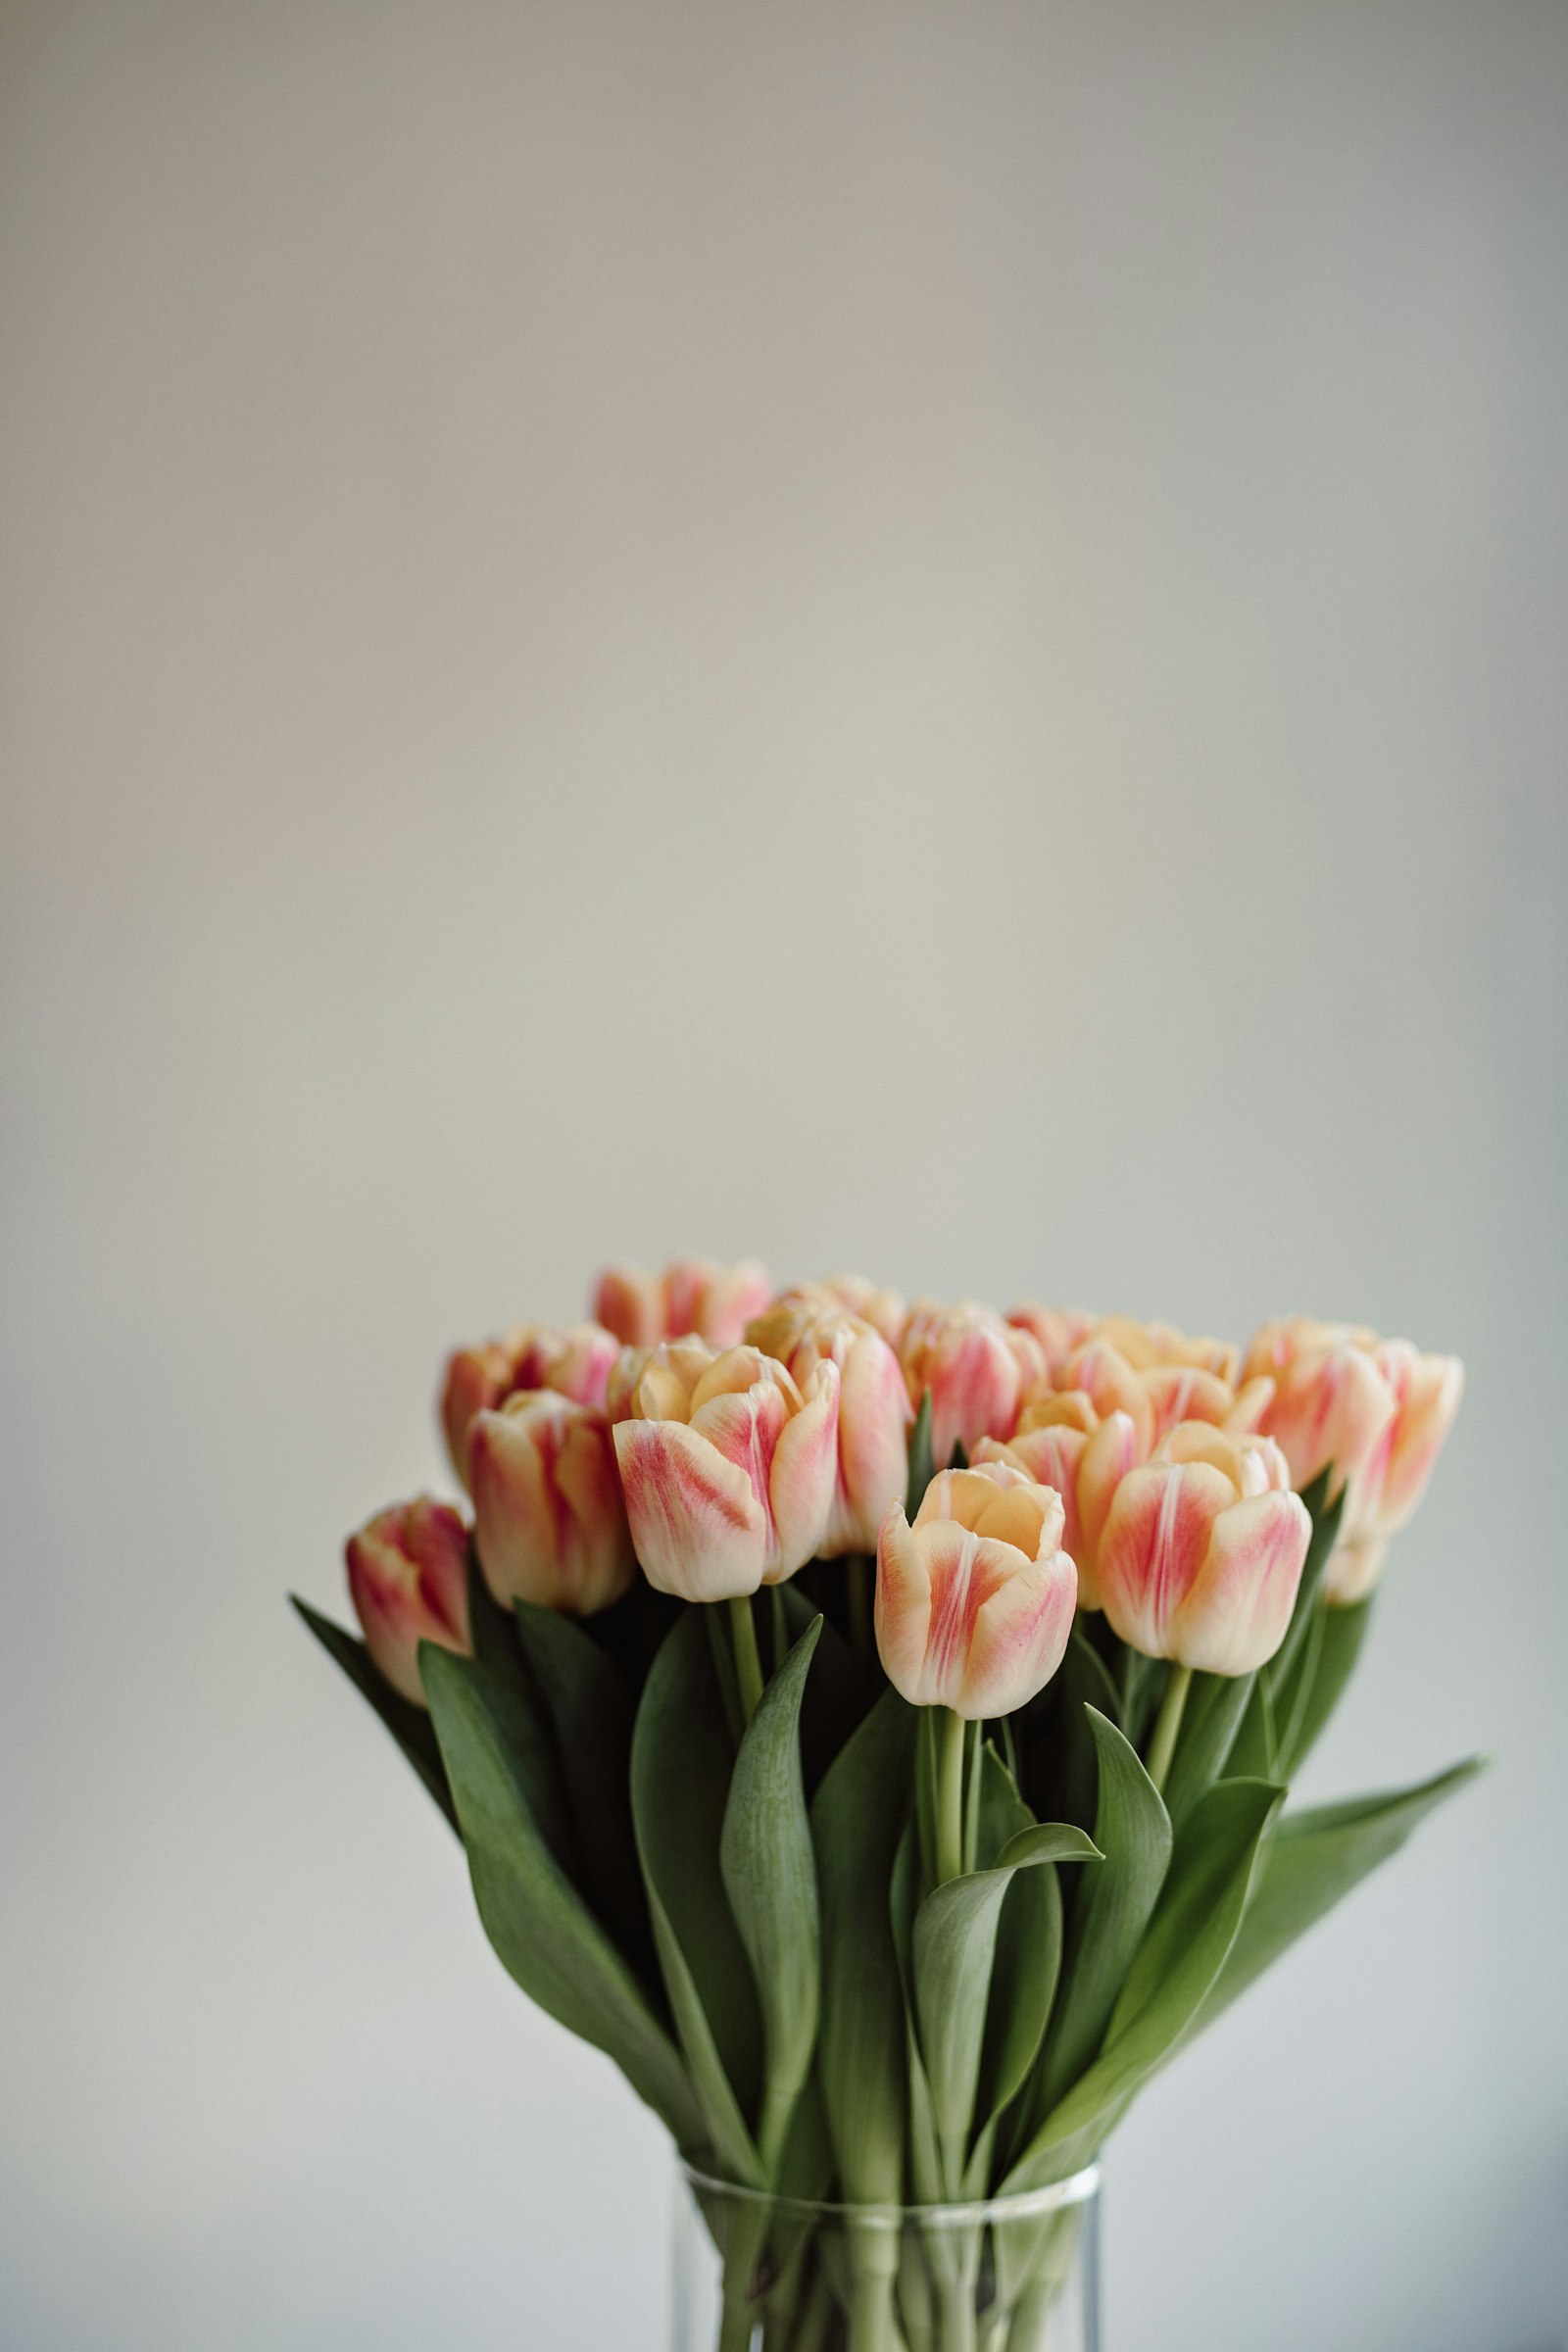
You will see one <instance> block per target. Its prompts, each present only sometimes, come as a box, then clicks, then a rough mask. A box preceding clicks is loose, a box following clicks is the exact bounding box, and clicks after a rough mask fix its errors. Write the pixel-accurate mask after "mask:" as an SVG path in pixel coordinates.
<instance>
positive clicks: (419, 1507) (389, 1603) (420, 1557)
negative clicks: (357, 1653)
mask: <svg viewBox="0 0 1568 2352" xmlns="http://www.w3.org/2000/svg"><path fill="white" fill-rule="evenodd" d="M344 1556H345V1558H346V1559H347V1561H348V1571H349V1593H350V1595H351V1596H352V1598H353V1601H354V1608H355V1613H356V1614H357V1616H358V1617H359V1620H360V1624H361V1627H362V1628H363V1630H364V1633H365V1645H366V1647H367V1649H368V1651H369V1653H370V1656H371V1658H372V1659H373V1660H374V1662H375V1664H376V1665H377V1666H378V1667H379V1669H380V1671H381V1673H382V1674H383V1675H384V1676H385V1677H386V1679H387V1681H388V1682H389V1683H390V1684H391V1686H392V1688H393V1690H394V1691H399V1692H400V1693H401V1694H402V1696H403V1697H404V1698H407V1699H412V1701H413V1702H414V1704H415V1705H416V1706H417V1707H422V1706H423V1705H424V1703H425V1699H424V1692H423V1691H422V1689H421V1688H420V1685H419V1658H418V1652H419V1643H420V1642H440V1644H441V1646H442V1648H443V1649H456V1650H466V1649H468V1648H469V1647H470V1636H469V1633H468V1586H467V1574H468V1531H467V1529H466V1527H465V1526H464V1524H463V1521H462V1520H461V1519H460V1518H459V1517H458V1514H457V1512H456V1511H454V1510H451V1509H449V1508H448V1506H447V1505H446V1504H445V1503H444V1502H432V1501H431V1500H430V1499H429V1497H428V1496H427V1495H421V1496H420V1497H419V1498H418V1500H417V1501H416V1502H400V1503H395V1504H394V1505H393V1507H392V1508H391V1509H390V1510H387V1511H380V1512H378V1513H377V1514H376V1516H375V1517H374V1518H373V1519H371V1520H369V1521H368V1523H367V1524H366V1525H365V1526H364V1527H362V1528H361V1529H360V1531H359V1534H358V1535H355V1536H350V1538H349V1540H348V1544H347V1545H346V1546H345V1553H344Z"/></svg>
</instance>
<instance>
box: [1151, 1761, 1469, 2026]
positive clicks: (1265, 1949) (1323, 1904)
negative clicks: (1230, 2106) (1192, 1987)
mask: <svg viewBox="0 0 1568 2352" xmlns="http://www.w3.org/2000/svg"><path fill="white" fill-rule="evenodd" d="M1490 1761H1491V1759H1490V1758H1489V1757H1487V1756H1470V1757H1468V1758H1467V1759H1466V1760H1465V1762H1464V1763H1462V1764H1454V1765H1452V1766H1450V1767H1449V1769H1448V1770H1447V1771H1446V1772H1440V1773H1437V1774H1435V1775H1434V1776H1433V1778H1432V1779H1431V1780H1430V1781H1421V1782H1418V1783H1417V1784H1416V1786H1415V1787H1414V1788H1412V1789H1390V1790H1388V1791H1387V1792H1386V1793H1384V1794H1382V1795H1378V1796H1358V1797H1352V1798H1351V1799H1350V1800H1349V1801H1348V1803H1345V1804H1338V1805H1314V1806H1313V1807H1312V1808H1311V1809H1310V1811H1308V1812H1304V1813H1289V1814H1287V1815H1286V1817H1285V1819H1284V1820H1283V1821H1282V1822H1281V1823H1280V1826H1279V1829H1278V1831H1277V1833H1276V1834H1275V1837H1274V1838H1273V1840H1272V1842H1271V1844H1270V1846H1269V1849H1268V1852H1267V1854H1266V1855H1265V1857H1264V1861H1263V1867H1262V1869H1261V1871H1260V1872H1259V1874H1258V1883H1257V1890H1256V1892H1255V1893H1254V1894H1253V1896H1252V1899H1251V1901H1250V1904H1249V1905H1248V1908H1247V1916H1246V1918H1245V1919H1244V1920H1243V1922H1242V1929H1241V1934H1240V1935H1239V1936H1237V1938H1236V1941H1235V1944H1234V1945H1233V1947H1232V1949H1231V1953H1230V1957H1229V1958H1228V1959H1227V1961H1226V1963H1225V1966H1224V1969H1223V1970H1222V1971H1221V1974H1220V1976H1219V1979H1218V1981H1217V1983H1216V1984H1215V1985H1214V1986H1213V1988H1212V1989H1211V1991H1210V1992H1209V1994H1208V1997H1207V1999H1206V2000H1205V2001H1204V2003H1203V2006H1202V2010H1201V2013H1200V2015H1199V2017H1198V2019H1197V2020H1196V2022H1195V2027H1194V2031H1195V2032H1196V2031H1199V2030H1200V2029H1201V2028H1202V2027H1203V2026H1206V2025H1207V2024H1208V2023H1209V2022H1210V2020H1211V2019H1213V2018H1216V2017H1218V2015H1219V2013H1220V2011H1221V2010H1222V2009H1227V2008H1229V2006H1230V2004H1231V2002H1232V2001H1234V2000H1235V1998H1236V1996H1237V1994H1238V1993H1240V1992H1245V1991H1246V1990H1247V1987H1248V1985H1250V1984H1251V1982H1252V1980H1253V1978H1254V1977H1259V1976H1261V1975H1262V1973H1263V1971H1264V1969H1265V1968H1269V1967H1271V1966H1272V1965H1273V1963H1274V1962H1275V1961H1276V1960H1277V1959H1278V1958H1279V1956H1280V1954H1281V1953H1282V1952H1283V1951H1285V1950H1286V1949H1287V1947H1288V1946H1289V1945H1291V1944H1293V1943H1294V1942H1295V1941H1296V1938H1297V1937H1298V1936H1304V1935H1305V1933H1306V1931H1307V1929H1308V1928H1310V1927H1312V1926H1314V1925H1315V1923H1316V1922H1317V1921H1318V1920H1320V1919H1321V1918H1322V1917H1323V1915H1324V1913H1325V1912H1326V1911H1331V1910H1332V1909H1333V1908H1334V1905H1335V1904H1336V1903H1337V1902H1338V1901H1339V1900H1340V1898H1341V1896H1342V1895H1346V1894H1348V1893H1349V1891H1350V1888H1351V1887H1354V1886H1357V1885H1358V1884H1359V1883H1360V1881H1361V1880H1362V1879H1364V1878H1365V1877H1366V1876H1367V1874H1368V1872H1370V1871H1373V1870H1376V1868H1377V1866H1378V1864H1379V1863H1380V1862H1386V1861H1387V1860H1388V1858H1389V1856H1390V1855H1391V1854H1396V1853H1397V1852H1398V1850H1399V1848H1400V1846H1401V1845H1403V1843H1404V1841H1405V1839H1406V1838H1408V1837H1409V1836H1410V1834H1411V1832H1412V1831H1413V1830H1414V1829H1415V1828H1416V1827H1417V1825H1418V1824H1419V1823H1420V1822H1422V1821H1424V1820H1425V1819H1426V1817H1427V1815H1428V1814H1429V1813H1430V1812H1432V1811H1433V1809H1434V1808H1435V1807H1436V1806H1438V1805H1441V1804H1442V1803H1443V1801H1444V1799H1445V1797H1448V1796H1452V1795H1453V1793H1454V1792H1455V1790H1456V1789H1462V1788H1463V1787H1464V1786H1465V1784H1466V1783H1467V1782H1468V1781H1472V1780H1474V1779H1475V1777H1476V1775H1477V1774H1478V1773H1481V1772H1484V1771H1485V1770H1486V1767H1487V1765H1488V1763H1489V1762H1490Z"/></svg>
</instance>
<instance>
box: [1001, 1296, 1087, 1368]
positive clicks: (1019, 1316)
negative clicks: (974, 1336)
mask: <svg viewBox="0 0 1568 2352" xmlns="http://www.w3.org/2000/svg"><path fill="white" fill-rule="evenodd" d="M1006 1319H1007V1321H1008V1322H1009V1323H1015V1324H1016V1325H1017V1327H1018V1329H1019V1330H1020V1331H1027V1332H1028V1333H1029V1334H1030V1336H1031V1338H1033V1339H1035V1340H1038V1341H1039V1343H1040V1348H1041V1351H1042V1353H1043V1354H1044V1356H1045V1359H1046V1369H1047V1371H1048V1373H1049V1374H1050V1375H1051V1377H1052V1378H1053V1379H1054V1378H1055V1375H1056V1372H1057V1370H1058V1369H1059V1367H1060V1366H1061V1365H1062V1364H1064V1363H1065V1362H1066V1360H1067V1358H1068V1356H1069V1355H1071V1353H1072V1351H1073V1349H1074V1348H1081V1347H1082V1346H1083V1343H1084V1341H1085V1340H1087V1339H1088V1337H1089V1335H1090V1333H1091V1332H1092V1331H1093V1330H1094V1327H1095V1318H1094V1316H1093V1315H1086V1314H1083V1313H1082V1312H1080V1310H1079V1309H1078V1308H1077V1307H1074V1306H1040V1305H1037V1304H1036V1302H1035V1300H1034V1299H1025V1300H1024V1301H1023V1304H1022V1305H1021V1306H1011V1307H1009V1308H1008V1309H1007V1317H1006Z"/></svg>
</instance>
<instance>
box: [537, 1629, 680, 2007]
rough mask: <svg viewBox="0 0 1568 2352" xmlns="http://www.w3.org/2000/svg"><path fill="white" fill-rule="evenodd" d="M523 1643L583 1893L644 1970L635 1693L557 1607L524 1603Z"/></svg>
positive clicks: (646, 1938)
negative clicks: (632, 1789) (634, 1794)
mask: <svg viewBox="0 0 1568 2352" xmlns="http://www.w3.org/2000/svg"><path fill="white" fill-rule="evenodd" d="M515 1608H516V1629H517V1630H516V1639H517V1641H518V1642H520V1644H521V1650H522V1656H523V1659H524V1662H525V1663H526V1666H527V1670H528V1674H529V1676H530V1678H531V1681H532V1685H533V1689H534V1690H535V1691H536V1692H537V1693H538V1696H539V1699H540V1701H541V1703H542V1705H543V1707H544V1711H545V1714H546V1715H547V1716H548V1718H549V1721H550V1728H551V1730H552V1732H553V1733H554V1735H555V1747H556V1757H557V1761H558V1763H559V1765H560V1769H561V1777H562V1782H563V1785H564V1789H565V1794H566V1805H567V1809H568V1811H569V1812H570V1815H571V1824H572V1828H573V1830H574V1832H575V1833H576V1850H577V1853H578V1855H579V1857H580V1859H581V1863H582V1872H583V1881H584V1891H585V1892H586V1894H587V1895H588V1897H589V1900H590V1901H591V1902H592V1904H593V1906H594V1909H595V1910H596V1911H597V1913H598V1915H599V1917H600V1918H601V1919H602V1920H603V1921H604V1924H605V1926H606V1927H607V1928H608V1929H609V1930H610V1932H611V1934H612V1935H613V1936H614V1938H615V1940H616V1942H617V1943H618V1944H619V1946H620V1949H621V1950H622V1952H624V1954H625V1955H626V1957H627V1959H628V1960H630V1961H631V1963H632V1965H633V1966H634V1967H635V1968H637V1969H639V1970H646V1969H647V1968H648V1967H649V1965H650V1963H651V1962H652V1960H653V1945H652V1942H651V1939H650V1933H649V1924H648V1904H647V1901H646V1898H645V1896H644V1893H643V1883H642V1873H641V1871H640V1870H639V1869H638V1865H637V1843H636V1838H635V1837H634V1835H633V1831H632V1822H631V1797H630V1793H629V1786H628V1784H629V1779H630V1766H631V1724H632V1700H631V1692H630V1691H629V1690H628V1689H627V1687H626V1679H625V1677H624V1675H623V1674H622V1673H621V1671H620V1669H619V1667H618V1666H616V1664H615V1663H614V1661H613V1658H611V1657H609V1656H608V1655H607V1654H606V1652H605V1651H604V1650H602V1649H601V1648H600V1647H599V1645H598V1643H597V1642H594V1641H593V1640H591V1639H590V1637H589V1636H588V1635H587V1634H585V1633H584V1631H583V1629H582V1627H581V1626H580V1625H579V1624H578V1623H577V1622H576V1620H575V1619H574V1618H571V1617H564V1616H563V1615H562V1614H561V1612H560V1611H559V1610H558V1609H546V1608H541V1607H539V1606H538V1605H536V1604H535V1603H534V1602H532V1601H526V1600H519V1601H517V1602H516V1603H515Z"/></svg>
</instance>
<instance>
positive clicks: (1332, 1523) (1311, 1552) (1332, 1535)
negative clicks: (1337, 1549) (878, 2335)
mask: <svg viewBox="0 0 1568 2352" xmlns="http://www.w3.org/2000/svg"><path fill="white" fill-rule="evenodd" d="M1333 1475H1334V1468H1333V1464H1332V1463H1330V1464H1329V1465H1328V1466H1327V1467H1326V1468H1325V1469H1322V1470H1320V1471H1319V1472H1318V1474H1317V1476H1316V1478H1314V1479H1313V1480H1312V1482H1311V1484H1310V1485H1309V1486H1306V1487H1303V1488H1302V1490H1301V1500H1302V1502H1304V1503H1305V1505H1306V1509H1307V1515H1308V1517H1309V1518H1310V1519H1311V1522H1312V1533H1311V1535H1310V1537H1309V1538H1308V1539H1307V1545H1306V1558H1305V1560H1304V1561H1303V1563H1302V1566H1301V1581H1300V1583H1299V1585H1298V1587H1297V1589H1296V1602H1295V1606H1294V1607H1293V1608H1292V1610H1291V1622H1290V1624H1289V1625H1288V1626H1287V1627H1286V1629H1285V1639H1284V1641H1283V1642H1281V1643H1280V1645H1279V1648H1278V1649H1277V1650H1276V1651H1275V1652H1274V1655H1273V1657H1272V1658H1270V1660H1269V1662H1268V1664H1267V1666H1266V1667H1265V1668H1264V1669H1263V1672H1264V1674H1265V1675H1266V1677H1267V1679H1268V1685H1269V1696H1270V1698H1271V1699H1272V1700H1273V1701H1274V1708H1275V1715H1276V1718H1277V1717H1278V1716H1279V1713H1280V1708H1279V1692H1280V1687H1281V1685H1282V1684H1283V1683H1284V1681H1285V1680H1286V1678H1287V1676H1288V1675H1289V1674H1290V1672H1291V1669H1292V1667H1293V1666H1294V1665H1295V1663H1296V1658H1297V1653H1298V1651H1299V1649H1300V1647H1301V1644H1302V1643H1303V1642H1305V1640H1306V1639H1307V1635H1308V1633H1309V1631H1310V1629H1311V1625H1312V1620H1313V1618H1314V1617H1315V1616H1316V1614H1317V1604H1318V1596H1319V1594H1320V1593H1321V1592H1322V1590H1323V1576H1324V1571H1325V1570H1326V1569H1327V1567H1328V1564H1329V1554H1330V1553H1331V1552H1332V1551H1333V1549H1334V1546H1335V1544H1337V1543H1338V1542H1339V1535H1340V1521H1341V1519H1342V1518H1343V1517H1344V1515H1345V1489H1344V1488H1343V1487H1342V1488H1341V1489H1340V1492H1339V1493H1338V1495H1335V1497H1334V1500H1333V1501H1332V1502H1330V1501H1329V1499H1328V1492H1329V1481H1330V1479H1331V1478H1332V1477H1333Z"/></svg>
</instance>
